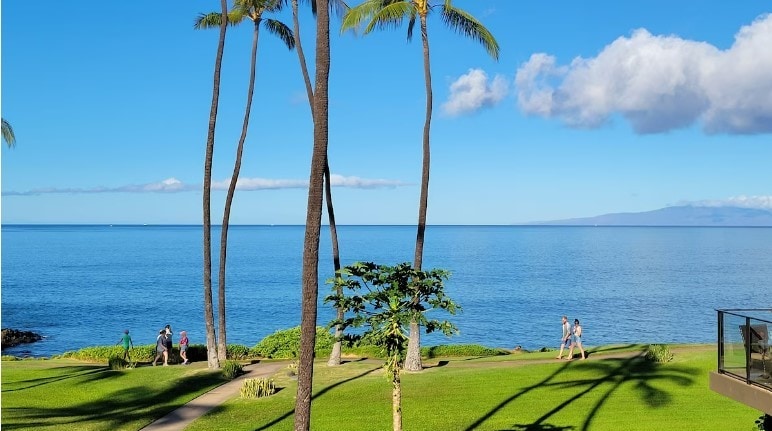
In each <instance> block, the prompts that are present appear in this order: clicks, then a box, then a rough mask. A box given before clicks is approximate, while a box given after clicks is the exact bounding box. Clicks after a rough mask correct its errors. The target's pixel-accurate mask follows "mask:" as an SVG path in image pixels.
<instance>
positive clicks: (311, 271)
mask: <svg viewBox="0 0 772 431" xmlns="http://www.w3.org/2000/svg"><path fill="white" fill-rule="evenodd" d="M317 13H318V15H317V18H316V91H315V92H314V108H313V110H312V111H313V114H314V149H313V155H312V158H311V173H310V177H309V181H308V210H307V213H306V233H305V239H304V249H303V280H302V281H303V293H302V305H301V310H302V314H301V317H300V352H299V353H300V354H299V363H298V392H297V397H296V400H295V431H308V430H309V428H310V426H311V389H312V385H313V374H314V346H315V344H316V320H317V319H316V317H317V316H316V314H317V297H318V295H319V268H318V266H319V234H320V230H321V224H322V198H323V196H322V188H323V185H324V166H325V165H326V161H327V142H328V86H329V78H330V16H329V8H328V1H327V0H317Z"/></svg>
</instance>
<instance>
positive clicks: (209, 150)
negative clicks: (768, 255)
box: [203, 0, 228, 368]
mask: <svg viewBox="0 0 772 431" xmlns="http://www.w3.org/2000/svg"><path fill="white" fill-rule="evenodd" d="M220 8H221V10H222V15H221V19H220V38H219V40H218V41H217V55H216V56H215V61H214V83H213V85H212V107H211V108H210V110H209V129H208V131H207V135H206V157H205V159H204V192H203V195H204V198H203V204H204V205H203V206H204V322H205V325H206V357H207V362H208V366H209V368H220V361H219V359H218V356H217V337H216V335H215V332H214V310H213V306H212V220H211V214H210V211H211V206H212V205H211V194H212V154H213V153H214V129H215V125H216V124H217V108H218V105H219V102H220V69H221V67H222V54H223V50H224V48H225V31H226V29H227V27H228V3H227V2H226V0H220Z"/></svg>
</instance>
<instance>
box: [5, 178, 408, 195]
mask: <svg viewBox="0 0 772 431" xmlns="http://www.w3.org/2000/svg"><path fill="white" fill-rule="evenodd" d="M330 183H331V184H332V186H333V187H348V188H357V189H376V188H394V187H403V186H409V185H410V184H409V183H404V182H402V181H397V180H387V179H369V178H360V177H354V176H350V177H346V176H343V175H338V174H331V175H330ZM229 184H230V178H228V179H225V180H222V181H212V190H214V191H224V190H228V185H229ZM307 187H308V181H307V180H292V179H267V178H239V180H238V182H237V183H236V190H240V191H255V190H276V189H304V188H307ZM200 190H201V185H198V184H185V183H183V182H182V181H180V180H178V179H176V178H168V179H165V180H163V181H159V182H155V183H147V184H132V185H126V186H118V187H91V188H75V187H63V188H59V187H45V188H38V189H32V190H27V191H7V192H5V191H4V192H3V193H2V195H3V196H36V195H45V194H93V193H179V192H189V191H200Z"/></svg>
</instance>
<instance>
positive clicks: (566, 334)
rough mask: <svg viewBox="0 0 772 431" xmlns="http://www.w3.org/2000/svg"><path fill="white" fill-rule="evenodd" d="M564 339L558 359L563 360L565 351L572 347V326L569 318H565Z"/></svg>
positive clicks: (561, 341) (562, 339)
mask: <svg viewBox="0 0 772 431" xmlns="http://www.w3.org/2000/svg"><path fill="white" fill-rule="evenodd" d="M562 320H563V325H562V326H563V338H561V340H560V353H558V357H557V358H556V359H561V358H563V349H564V348H566V347H568V348H570V347H571V325H569V324H568V317H567V316H563V319H562Z"/></svg>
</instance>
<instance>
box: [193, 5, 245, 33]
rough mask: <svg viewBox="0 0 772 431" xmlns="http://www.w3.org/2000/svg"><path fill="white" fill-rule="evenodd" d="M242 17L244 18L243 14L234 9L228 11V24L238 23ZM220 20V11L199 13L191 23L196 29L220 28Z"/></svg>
mask: <svg viewBox="0 0 772 431" xmlns="http://www.w3.org/2000/svg"><path fill="white" fill-rule="evenodd" d="M243 19H244V15H242V14H241V13H239V12H237V11H236V9H234V10H232V11H230V12H228V25H231V26H234V25H238V24H239V23H240V22H241V21H242V20H243ZM221 22H222V13H220V12H209V13H200V14H198V17H196V20H195V22H194V23H193V28H195V29H196V30H205V29H210V28H220V23H221Z"/></svg>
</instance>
